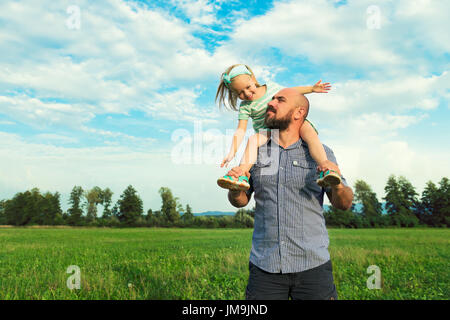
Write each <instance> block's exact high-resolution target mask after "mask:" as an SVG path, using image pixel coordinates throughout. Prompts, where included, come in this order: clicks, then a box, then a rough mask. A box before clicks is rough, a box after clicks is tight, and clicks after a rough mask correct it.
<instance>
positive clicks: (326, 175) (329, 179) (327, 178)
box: [317, 170, 341, 188]
mask: <svg viewBox="0 0 450 320" xmlns="http://www.w3.org/2000/svg"><path fill="white" fill-rule="evenodd" d="M340 183H341V176H340V175H339V173H337V172H336V171H334V170H327V171H325V172H324V171H321V172H320V174H319V179H317V184H318V185H319V186H321V187H322V188H325V187H332V186H337V185H338V184H340Z"/></svg>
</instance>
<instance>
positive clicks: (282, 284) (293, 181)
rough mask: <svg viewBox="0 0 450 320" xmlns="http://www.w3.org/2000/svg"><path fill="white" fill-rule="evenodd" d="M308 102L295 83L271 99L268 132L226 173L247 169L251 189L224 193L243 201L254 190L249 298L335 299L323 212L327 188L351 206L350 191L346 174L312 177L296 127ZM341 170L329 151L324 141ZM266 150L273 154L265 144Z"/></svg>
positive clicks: (335, 200)
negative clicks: (250, 160)
mask: <svg viewBox="0 0 450 320" xmlns="http://www.w3.org/2000/svg"><path fill="white" fill-rule="evenodd" d="M308 109H309V102H308V100H307V99H306V98H305V96H303V95H302V94H299V93H298V91H296V90H295V89H293V88H286V89H283V90H280V91H279V92H278V93H276V94H275V96H273V98H272V101H271V102H269V104H268V107H267V110H266V117H265V125H266V127H267V128H269V129H271V136H270V137H269V139H268V141H267V142H266V144H265V145H263V146H261V147H260V148H259V149H258V156H257V161H256V163H255V165H254V166H253V167H252V168H251V169H250V172H246V173H244V172H242V170H241V169H240V168H239V167H236V168H233V169H231V170H230V171H229V172H228V175H230V176H233V177H235V178H238V177H239V176H241V175H244V174H246V175H247V176H248V177H250V180H249V182H250V189H249V190H248V191H236V190H230V191H229V192H228V199H229V201H230V203H231V204H232V205H233V206H235V207H238V208H241V207H244V206H246V205H247V204H248V202H249V201H250V198H251V195H252V194H253V193H254V194H255V202H256V209H255V210H256V211H255V223H254V231H253V239H252V249H251V253H250V259H249V260H250V261H249V280H248V285H247V288H246V299H249V300H252V299H256V300H263V299H270V300H278V299H289V298H291V299H302V300H303V299H337V292H336V287H335V285H334V280H333V274H332V264H331V261H330V255H329V252H328V243H329V239H328V233H327V229H326V226H325V219H324V217H323V198H324V194H325V193H326V194H327V196H328V198H329V200H330V202H331V204H332V205H333V206H334V207H336V208H339V209H342V210H348V209H349V208H350V207H351V205H352V201H353V192H352V190H351V188H349V187H348V185H347V182H346V180H345V178H344V177H342V176H341V177H342V181H341V183H340V184H339V185H336V186H333V187H326V188H322V187H320V186H319V185H318V184H317V183H316V168H317V165H316V163H315V161H314V160H313V159H312V157H311V155H310V154H309V151H308V145H307V144H306V143H305V142H304V141H302V140H301V138H300V135H299V132H300V130H299V129H300V127H301V125H302V124H303V121H304V120H305V118H306V116H307V114H308ZM324 148H325V151H326V154H327V157H328V160H330V161H331V162H333V163H334V164H335V165H334V166H333V168H331V169H333V170H335V171H337V172H338V173H339V174H341V173H340V170H339V167H338V166H337V164H336V158H335V156H334V154H333V151H332V150H331V149H330V148H328V147H327V146H325V145H324ZM268 150H270V154H269V152H268Z"/></svg>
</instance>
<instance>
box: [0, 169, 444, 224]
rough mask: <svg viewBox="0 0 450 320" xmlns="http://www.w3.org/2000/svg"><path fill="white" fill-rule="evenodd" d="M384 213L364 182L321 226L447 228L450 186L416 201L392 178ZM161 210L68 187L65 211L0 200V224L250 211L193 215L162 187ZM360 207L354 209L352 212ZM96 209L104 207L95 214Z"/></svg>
mask: <svg viewBox="0 0 450 320" xmlns="http://www.w3.org/2000/svg"><path fill="white" fill-rule="evenodd" d="M384 190H385V196H384V197H383V200H384V202H385V211H386V213H385V214H384V213H383V206H382V203H380V202H379V201H378V198H377V195H376V193H375V192H373V190H372V188H371V187H370V186H369V184H367V183H366V182H365V181H363V180H357V181H356V183H355V185H354V194H355V197H354V201H355V202H354V204H353V206H352V209H351V210H348V211H342V210H339V209H336V208H333V207H330V208H329V209H328V210H326V211H325V212H324V217H325V221H326V225H327V226H329V227H344V228H377V227H389V226H395V227H415V226H430V227H448V226H449V225H450V184H449V180H448V178H442V179H441V181H440V182H439V183H438V185H436V184H434V183H433V182H431V181H429V182H428V183H427V184H426V187H425V189H424V190H423V192H422V194H421V196H420V197H419V194H418V193H417V192H416V191H415V188H414V187H413V185H412V184H411V183H410V182H409V181H408V180H407V179H406V178H405V177H403V176H400V177H398V178H397V177H395V176H394V175H391V176H390V177H389V179H388V181H387V183H386V186H385V188H384ZM158 192H159V195H160V196H161V202H162V205H161V208H160V209H159V210H155V211H153V210H152V209H149V210H148V211H147V212H146V214H144V208H143V201H142V199H141V198H140V196H139V194H138V192H137V191H136V190H135V189H134V188H133V186H131V185H130V186H128V187H127V188H126V189H125V190H124V191H123V193H122V194H121V196H120V198H119V199H118V200H117V202H116V203H115V204H114V206H112V196H113V192H112V191H111V190H110V189H109V188H106V189H101V188H100V187H97V186H96V187H94V188H92V189H89V190H84V189H83V188H82V187H80V186H75V187H73V189H72V191H71V193H70V198H69V205H70V207H69V209H68V210H67V211H66V212H63V210H62V209H61V204H60V203H61V202H60V194H59V193H58V192H55V193H50V192H46V193H41V192H40V190H39V189H37V188H34V189H32V190H29V191H25V192H20V193H17V194H16V195H15V196H14V197H13V198H12V199H9V200H1V201H0V225H2V224H8V225H15V226H27V225H69V226H96V227H205V228H252V227H253V224H254V217H255V208H253V209H250V210H248V209H239V210H237V212H236V213H235V215H234V216H216V217H213V216H194V214H193V213H192V208H191V207H190V206H189V204H186V206H185V207H184V206H183V205H182V204H181V202H180V200H179V198H178V197H174V195H173V194H172V191H171V190H170V189H169V188H167V187H162V188H160V189H159V191H158ZM356 204H359V206H358V207H359V209H356ZM99 205H100V206H102V207H103V211H102V214H101V215H100V214H99V210H98V209H99Z"/></svg>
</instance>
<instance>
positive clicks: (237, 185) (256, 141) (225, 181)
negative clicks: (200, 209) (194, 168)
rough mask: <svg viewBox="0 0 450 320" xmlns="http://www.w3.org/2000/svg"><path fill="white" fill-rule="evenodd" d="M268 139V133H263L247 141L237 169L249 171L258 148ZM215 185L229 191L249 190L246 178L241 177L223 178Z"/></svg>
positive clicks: (254, 160) (256, 155)
mask: <svg viewBox="0 0 450 320" xmlns="http://www.w3.org/2000/svg"><path fill="white" fill-rule="evenodd" d="M268 137H269V133H268V132H265V131H264V132H260V133H256V134H254V135H252V136H251V137H250V138H249V139H248V142H247V146H246V147H245V153H244V156H243V157H242V160H241V164H240V165H239V168H240V169H241V170H242V171H243V172H247V171H250V169H251V167H252V166H253V164H254V163H255V162H256V159H257V157H258V148H259V147H260V146H261V145H263V144H264V143H266V142H267V140H268ZM217 184H218V185H219V186H220V187H221V188H224V189H231V190H248V189H249V188H250V184H249V183H248V178H247V176H241V177H239V179H238V180H234V179H233V178H232V177H231V176H223V177H220V178H219V179H218V180H217Z"/></svg>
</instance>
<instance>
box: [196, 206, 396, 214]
mask: <svg viewBox="0 0 450 320" xmlns="http://www.w3.org/2000/svg"><path fill="white" fill-rule="evenodd" d="M382 205H383V214H385V213H387V212H386V209H385V203H382ZM329 207H330V206H329V205H326V204H324V205H323V209H324V210H325V211H328V209H329ZM361 209H362V205H361V204H360V203H357V204H356V205H355V210H356V211H361ZM235 213H236V211H206V212H199V213H194V216H197V217H199V216H233V215H234V214H235Z"/></svg>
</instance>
